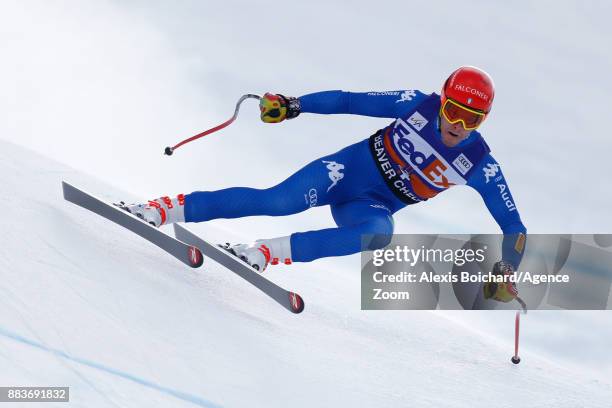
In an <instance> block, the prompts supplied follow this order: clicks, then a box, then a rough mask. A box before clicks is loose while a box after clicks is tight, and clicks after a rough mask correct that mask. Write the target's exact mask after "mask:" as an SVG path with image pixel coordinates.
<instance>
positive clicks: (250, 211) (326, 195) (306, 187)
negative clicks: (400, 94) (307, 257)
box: [185, 141, 380, 222]
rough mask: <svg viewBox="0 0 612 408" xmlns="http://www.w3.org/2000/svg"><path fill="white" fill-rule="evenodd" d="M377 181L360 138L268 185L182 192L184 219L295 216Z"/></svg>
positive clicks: (337, 200) (378, 176) (194, 220)
mask: <svg viewBox="0 0 612 408" xmlns="http://www.w3.org/2000/svg"><path fill="white" fill-rule="evenodd" d="M365 142H367V141H365ZM367 166H370V167H371V169H370V168H367ZM376 183H380V175H379V174H378V172H377V170H376V168H375V167H374V162H373V160H372V157H371V154H370V152H369V150H368V147H367V144H366V143H364V142H360V143H356V144H354V145H351V146H348V147H346V148H344V149H342V150H340V151H339V152H336V153H334V154H331V155H328V156H325V157H322V158H320V159H317V160H315V161H313V162H311V163H309V164H307V165H306V166H304V167H303V168H302V169H300V170H298V171H297V172H296V173H294V174H293V175H291V176H290V177H289V178H287V179H286V180H285V181H283V182H281V183H280V184H278V185H276V186H274V187H271V188H267V189H255V188H247V187H233V188H228V189H224V190H218V191H197V192H194V193H191V194H187V195H185V221H187V222H201V221H208V220H212V219H217V218H238V217H246V216H252V215H271V216H279V215H289V214H295V213H298V212H301V211H304V210H306V209H308V208H310V207H315V206H321V205H327V204H333V203H339V202H343V201H346V200H349V199H351V198H353V197H356V196H357V195H359V194H360V193H361V192H363V191H366V190H367V189H368V188H370V186H372V185H375V184H376Z"/></svg>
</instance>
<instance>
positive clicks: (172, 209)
mask: <svg viewBox="0 0 612 408" xmlns="http://www.w3.org/2000/svg"><path fill="white" fill-rule="evenodd" d="M117 205H118V206H119V207H120V208H122V209H124V210H126V211H127V212H129V213H132V214H134V215H135V216H137V217H138V218H141V219H142V220H144V221H145V222H147V223H149V224H151V225H153V226H154V227H159V226H161V225H165V224H172V223H175V222H185V196H184V195H183V194H179V195H178V196H176V197H175V198H170V197H167V196H166V197H161V198H157V199H155V200H151V201H149V202H148V203H146V204H125V203H124V202H123V201H121V202H120V203H119V204H117Z"/></svg>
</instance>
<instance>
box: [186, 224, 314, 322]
mask: <svg viewBox="0 0 612 408" xmlns="http://www.w3.org/2000/svg"><path fill="white" fill-rule="evenodd" d="M174 234H175V235H176V237H177V238H178V239H180V240H181V241H183V242H186V243H188V244H190V245H193V246H195V247H197V248H199V249H200V250H201V251H202V253H204V255H206V256H207V257H209V258H211V259H213V260H214V261H216V262H218V263H219V264H221V265H223V266H224V267H225V268H227V269H229V270H230V271H232V272H234V273H235V274H236V275H238V276H240V277H241V278H242V279H244V280H246V281H247V282H249V283H250V284H252V285H253V286H255V287H256V288H257V289H259V290H261V291H262V292H263V293H265V294H266V295H268V296H269V297H271V298H272V299H273V300H275V301H276V302H277V303H279V304H280V305H281V306H283V307H284V308H285V309H287V310H289V311H290V312H293V313H301V312H302V310H304V300H303V299H302V297H301V296H300V295H298V294H297V293H295V292H290V291H288V290H285V289H283V288H281V287H280V286H278V285H276V284H275V283H273V282H271V281H269V280H268V279H266V278H264V277H263V276H262V275H261V274H260V273H259V272H257V271H256V270H255V269H253V268H252V267H251V266H250V265H248V264H246V263H245V262H243V261H241V260H240V259H238V258H236V257H235V256H233V255H231V254H230V253H229V252H227V251H226V250H224V249H222V248H220V247H218V246H217V245H214V244H211V243H209V242H207V241H206V240H204V239H202V238H200V237H198V236H197V235H195V234H194V233H192V232H191V231H189V230H188V229H186V228H184V227H182V226H180V225H178V224H174Z"/></svg>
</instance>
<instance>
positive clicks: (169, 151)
mask: <svg viewBox="0 0 612 408" xmlns="http://www.w3.org/2000/svg"><path fill="white" fill-rule="evenodd" d="M249 98H253V99H257V100H259V99H261V97H260V96H259V95H254V94H246V95H242V96H241V97H240V99H238V102H236V109H234V116H232V117H231V118H229V119H228V120H226V121H225V122H223V123H221V124H220V125H217V126H215V127H213V128H210V129H208V130H205V131H204V132H202V133H198V134H197V135H195V136H191V137H190V138H188V139H185V140H183V141H181V142H179V143H177V144H175V145H174V146H172V147H170V146H168V147H166V148H165V149H164V154H165V155H168V156H172V153H174V151H175V150H176V149H178V148H179V147H181V146H182V145H184V144H187V143H189V142H193V141H194V140H196V139H199V138H201V137H204V136H206V135H209V134H211V133H214V132H216V131H218V130H221V129H223V128H224V127H227V126H229V125H231V124H232V123H233V122H234V121H235V120H236V118H237V117H238V112H239V111H240V105H241V104H242V102H244V101H245V100H247V99H249Z"/></svg>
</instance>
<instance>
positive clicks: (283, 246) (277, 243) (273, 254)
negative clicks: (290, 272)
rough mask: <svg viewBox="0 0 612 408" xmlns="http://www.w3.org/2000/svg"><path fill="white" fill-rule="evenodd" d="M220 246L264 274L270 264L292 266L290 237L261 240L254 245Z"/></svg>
mask: <svg viewBox="0 0 612 408" xmlns="http://www.w3.org/2000/svg"><path fill="white" fill-rule="evenodd" d="M219 246H220V247H221V248H223V249H225V250H226V251H228V252H229V253H231V254H232V255H234V256H236V257H238V258H240V259H241V260H243V261H244V262H246V263H248V264H249V265H251V266H252V267H253V268H254V269H256V270H258V271H259V272H263V271H264V270H265V269H266V268H267V267H268V265H270V264H271V265H277V264H279V263H280V262H282V263H284V264H285V265H290V264H291V240H290V237H280V238H273V239H260V240H257V241H255V242H254V243H252V244H235V245H231V244H230V243H226V244H225V245H219Z"/></svg>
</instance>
